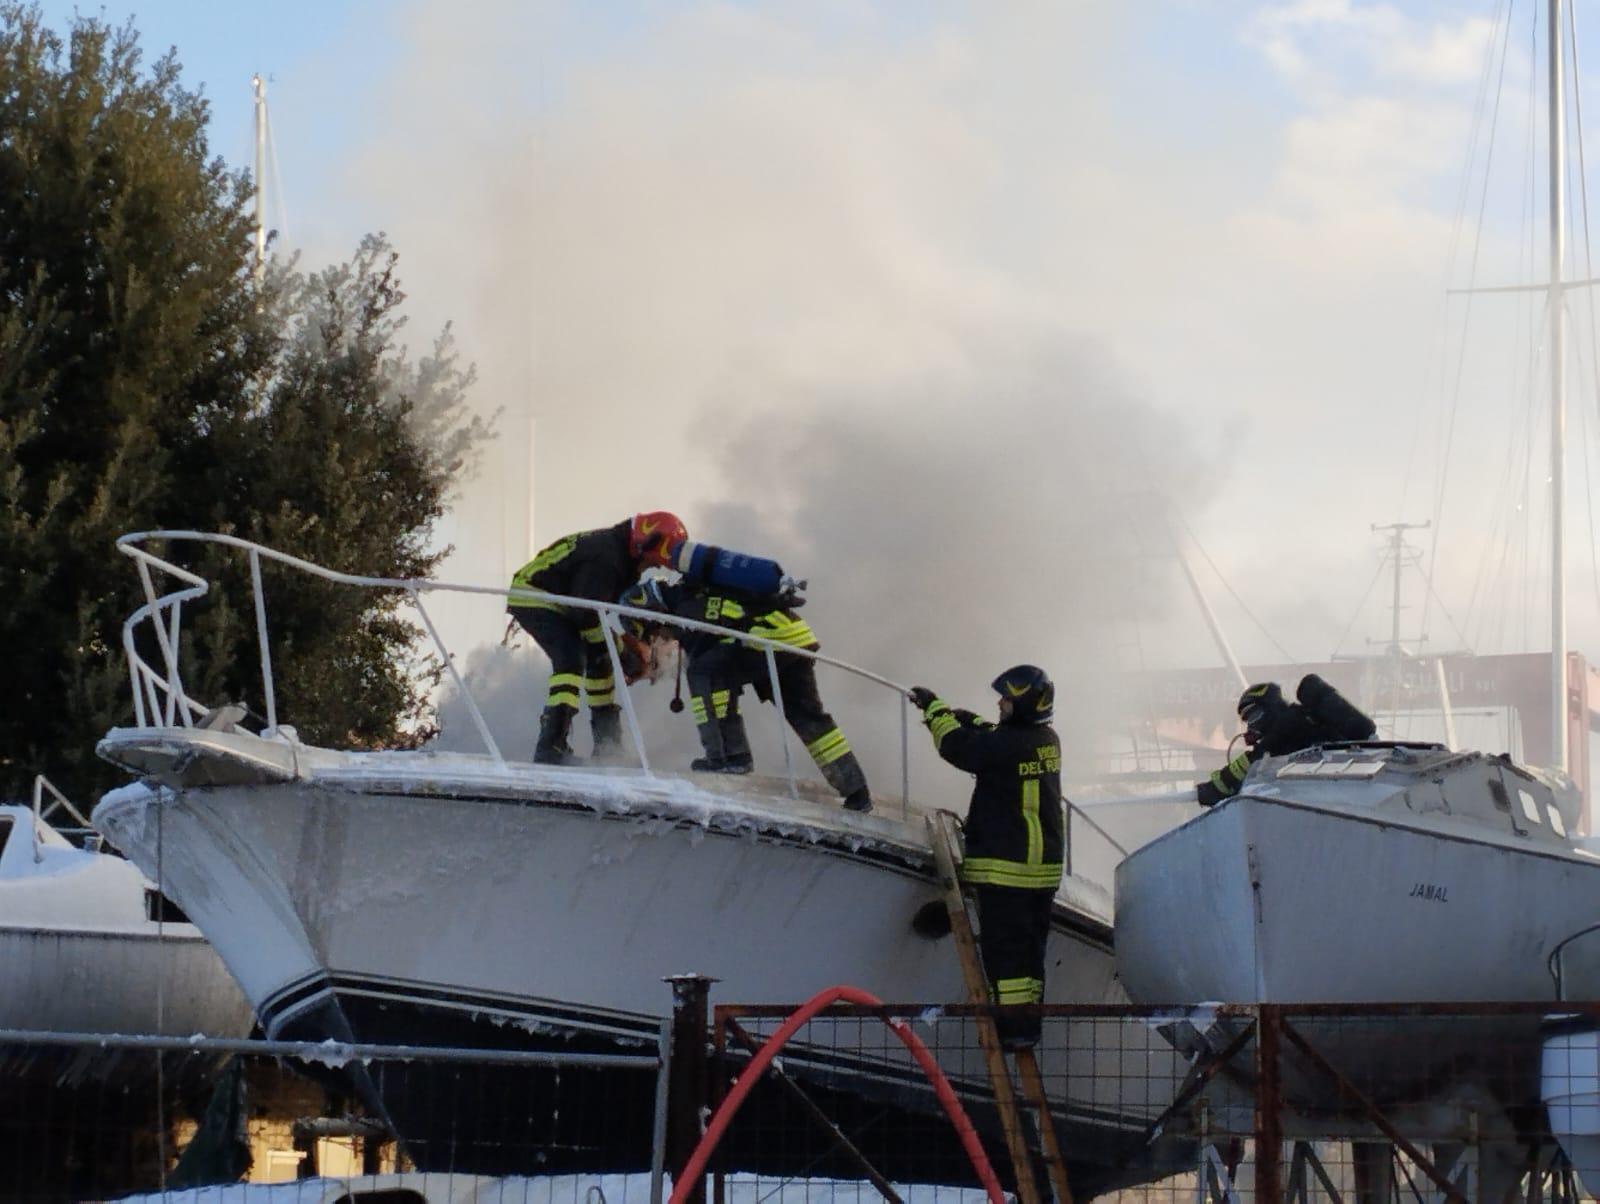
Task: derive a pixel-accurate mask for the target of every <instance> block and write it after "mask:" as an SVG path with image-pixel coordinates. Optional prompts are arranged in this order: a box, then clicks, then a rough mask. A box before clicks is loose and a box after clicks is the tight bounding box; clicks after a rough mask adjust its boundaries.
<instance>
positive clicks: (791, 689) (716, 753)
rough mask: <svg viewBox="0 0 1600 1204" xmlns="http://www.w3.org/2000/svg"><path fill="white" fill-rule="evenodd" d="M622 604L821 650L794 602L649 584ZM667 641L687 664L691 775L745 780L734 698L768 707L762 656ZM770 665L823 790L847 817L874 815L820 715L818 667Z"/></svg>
mask: <svg viewBox="0 0 1600 1204" xmlns="http://www.w3.org/2000/svg"><path fill="white" fill-rule="evenodd" d="M622 601H623V603H624V604H625V605H629V606H636V607H639V608H640V609H644V610H654V611H660V612H662V613H665V614H671V615H676V616H678V617H679V618H684V619H693V620H696V621H698V622H702V623H715V624H717V625H718V626H720V627H728V628H732V629H733V630H735V631H741V632H748V633H749V634H750V635H753V636H759V637H760V638H762V639H767V640H772V641H774V642H775V643H780V644H788V645H790V646H792V647H795V648H804V649H806V650H808V651H811V652H815V651H816V650H817V649H818V648H819V647H821V645H820V644H819V643H818V642H817V639H816V636H814V635H813V634H812V631H811V627H810V624H808V623H807V622H806V621H805V620H804V619H802V618H801V617H800V616H799V615H798V614H796V613H795V607H796V606H797V605H799V600H798V599H797V598H795V597H794V596H793V595H784V594H779V595H768V596H765V597H750V596H748V595H745V596H739V595H738V594H737V593H736V592H735V591H728V590H719V589H717V588H715V587H711V586H705V585H696V584H690V583H688V582H679V583H674V584H667V583H664V582H661V581H659V580H646V581H641V582H639V583H638V584H637V585H636V586H634V587H633V588H632V589H630V590H629V591H628V592H627V593H626V594H625V595H624V596H623V599H622ZM662 626H664V627H667V628H670V627H671V625H670V624H664V625H662ZM633 632H634V634H635V636H638V637H644V636H647V635H653V634H655V632H654V630H653V629H652V627H651V625H649V624H640V623H637V622H636V623H635V625H634V627H633ZM670 634H671V635H672V637H673V638H674V639H676V640H677V641H678V645H679V647H680V648H682V649H683V652H684V654H685V655H686V656H687V657H688V658H689V668H688V672H687V674H686V676H687V678H688V682H689V707H690V711H691V713H692V714H693V715H694V722H695V727H696V729H697V730H698V732H699V734H700V746H701V749H702V750H703V753H704V755H703V756H700V757H696V758H695V759H694V760H693V761H692V762H690V765H689V768H690V769H692V770H695V771H696V772H699V773H729V774H745V773H749V772H750V771H751V770H752V769H753V768H754V767H755V759H754V757H752V756H751V753H750V741H749V739H748V737H747V736H746V734H745V728H744V716H743V715H741V714H740V713H739V696H740V694H741V693H742V692H743V689H744V686H745V685H746V684H749V685H752V686H753V687H754V688H755V692H756V696H757V697H758V698H760V699H761V701H763V702H771V701H773V699H772V683H771V674H770V673H769V672H768V670H767V655H766V651H765V650H764V649H762V648H758V647H752V646H750V645H748V644H743V643H740V642H739V641H738V640H737V639H734V638H732V637H728V636H717V635H712V634H710V633H708V632H703V631H693V630H685V629H682V628H677V629H672V630H671V632H670ZM774 660H775V661H776V663H777V669H778V689H779V690H780V692H781V693H782V696H783V713H784V717H785V718H786V719H787V720H788V721H789V726H790V727H791V728H793V729H794V732H795V735H797V736H799V737H800V739H801V740H802V741H803V742H804V743H805V746H806V752H808V753H810V754H811V759H812V760H813V761H815V762H816V765H817V768H818V769H819V770H821V771H822V776H823V778H825V779H826V780H827V783H828V785H830V786H832V787H833V788H834V789H835V790H836V791H838V792H839V795H840V797H841V798H842V799H843V800H844V806H845V807H846V808H847V809H848V810H851V811H860V812H866V811H871V810H872V794H871V792H870V791H869V790H868V789H867V778H866V775H865V774H864V773H863V772H862V769H861V762H860V761H859V760H857V759H856V755H855V753H854V752H853V751H852V750H851V748H850V742H849V741H848V740H847V739H845V735H844V733H843V732H842V731H840V730H839V725H838V724H836V723H835V722H834V720H833V716H832V715H830V714H828V712H827V711H826V710H825V709H824V708H823V705H822V697H821V695H820V694H819V693H818V691H817V669H816V665H815V663H814V662H813V661H812V660H811V659H810V658H809V657H804V656H794V655H792V654H790V653H787V652H779V653H777V654H776V656H775V657H774ZM630 680H632V669H631V668H630Z"/></svg>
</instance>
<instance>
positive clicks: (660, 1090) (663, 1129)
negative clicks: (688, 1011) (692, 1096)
mask: <svg viewBox="0 0 1600 1204" xmlns="http://www.w3.org/2000/svg"><path fill="white" fill-rule="evenodd" d="M656 1049H658V1050H659V1051H660V1057H661V1062H660V1065H658V1066H657V1067H656V1111H655V1123H654V1124H653V1125H652V1126H651V1130H650V1204H661V1201H662V1199H663V1198H664V1196H665V1193H664V1192H663V1191H662V1183H663V1181H664V1180H665V1178H666V1173H667V1115H668V1113H667V1098H668V1097H667V1084H668V1083H669V1082H670V1081H671V1075H672V1021H671V1020H663V1021H662V1022H661V1033H660V1035H659V1036H658V1037H657V1038H656Z"/></svg>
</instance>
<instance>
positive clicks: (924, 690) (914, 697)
mask: <svg viewBox="0 0 1600 1204" xmlns="http://www.w3.org/2000/svg"><path fill="white" fill-rule="evenodd" d="M906 697H907V698H909V699H910V700H911V705H912V706H914V707H916V708H917V710H919V711H926V710H927V709H928V708H929V707H930V706H932V705H933V704H934V703H935V702H937V701H938V698H939V696H938V695H937V694H935V693H934V692H933V691H932V690H930V689H928V687H927V686H912V687H911V688H910V689H909V690H907V691H906Z"/></svg>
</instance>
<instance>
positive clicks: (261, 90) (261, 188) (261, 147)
mask: <svg viewBox="0 0 1600 1204" xmlns="http://www.w3.org/2000/svg"><path fill="white" fill-rule="evenodd" d="M250 86H251V88H253V89H254V90H255V135H256V178H255V186H256V264H255V277H256V281H257V282H258V283H259V282H260V280H261V279H262V277H263V276H265V275H266V273H267V206H266V179H267V85H266V81H264V80H263V79H262V78H261V76H259V75H252V76H251V77H250Z"/></svg>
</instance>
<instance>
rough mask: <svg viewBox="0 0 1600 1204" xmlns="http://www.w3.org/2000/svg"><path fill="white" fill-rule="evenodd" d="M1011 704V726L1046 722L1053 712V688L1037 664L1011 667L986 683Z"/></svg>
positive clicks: (1048, 678)
mask: <svg viewBox="0 0 1600 1204" xmlns="http://www.w3.org/2000/svg"><path fill="white" fill-rule="evenodd" d="M989 688H990V689H991V690H993V691H994V692H995V693H996V694H998V695H1000V697H1001V699H1003V700H1009V701H1010V703H1011V715H1010V718H1011V721H1012V722H1013V723H1048V722H1049V721H1050V715H1051V712H1052V711H1054V710H1055V705H1056V688H1055V685H1054V684H1053V683H1052V682H1051V680H1050V675H1049V674H1048V673H1046V672H1045V671H1044V670H1043V669H1041V668H1039V666H1038V665H1013V666H1012V667H1011V668H1009V669H1007V670H1006V671H1005V672H1004V673H1002V674H1001V675H1000V676H999V677H997V678H995V679H994V681H992V682H991V683H990V684H989Z"/></svg>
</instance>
